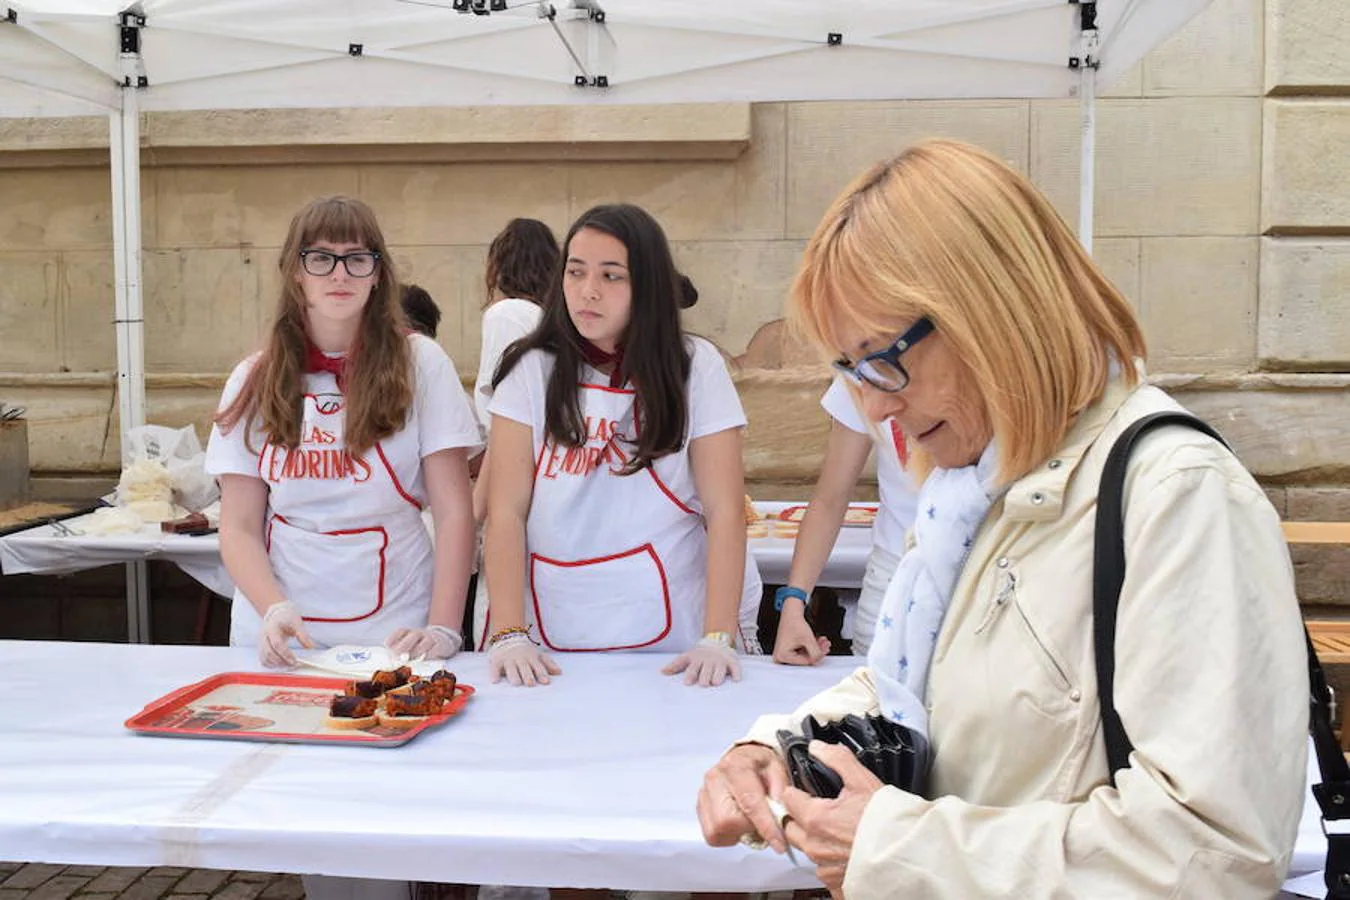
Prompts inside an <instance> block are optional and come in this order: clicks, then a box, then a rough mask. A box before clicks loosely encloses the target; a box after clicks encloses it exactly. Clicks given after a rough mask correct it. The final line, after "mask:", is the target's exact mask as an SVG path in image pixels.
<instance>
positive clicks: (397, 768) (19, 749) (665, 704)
mask: <svg viewBox="0 0 1350 900" xmlns="http://www.w3.org/2000/svg"><path fill="white" fill-rule="evenodd" d="M666 659H668V657H667V656H665V655H662V654H595V655H588V654H569V655H564V656H563V657H562V660H561V661H562V665H563V668H564V674H563V675H561V676H559V677H558V678H557V679H556V681H555V682H554V683H553V684H552V685H550V686H548V687H544V688H535V689H527V688H511V687H509V686H507V685H493V684H490V683H489V682H488V681H487V678H486V677H485V670H486V661H485V659H484V657H482V656H481V655H480V654H466V655H464V656H462V657H459V658H456V659H455V660H453V661H452V663H451V666H450V667H451V668H452V669H454V670H455V671H456V672H457V673H458V675H459V676H460V678H461V679H462V680H463V681H464V682H466V683H469V684H472V685H474V687H475V688H477V691H478V693H477V694H476V695H475V696H474V698H473V699H472V700H471V701H470V702H469V704H468V706H467V708H466V710H465V712H464V713H463V714H462V715H461V716H459V717H458V718H456V719H454V720H452V721H451V722H449V723H448V724H447V725H445V726H443V727H442V728H440V729H436V730H433V731H430V732H428V733H426V734H424V735H422V736H420V737H418V738H417V739H416V740H414V741H413V742H412V743H410V744H408V745H407V746H404V747H401V748H395V749H374V748H362V747H316V746H305V745H291V744H251V743H243V742H231V741H210V740H192V739H171V738H158V737H143V736H138V735H134V734H132V733H131V732H129V731H126V730H125V729H124V728H123V725H122V723H123V722H124V721H125V720H126V719H127V718H128V717H130V716H131V715H133V714H135V713H136V712H138V711H139V710H140V709H141V707H142V706H144V705H145V704H146V703H147V702H149V701H150V700H153V699H154V698H156V697H159V696H161V695H163V694H165V693H167V692H168V691H170V690H172V689H174V688H176V687H180V686H182V685H185V684H189V683H191V682H194V681H196V680H199V679H201V678H204V677H206V676H208V675H211V674H215V673H218V672H224V671H248V670H253V669H255V668H256V664H255V662H254V655H253V652H252V651H251V650H245V649H236V648H227V647H181V646H146V645H123V644H72V643H59V642H47V641H0V671H2V672H3V675H2V676H0V678H2V679H3V681H0V689H3V696H4V707H5V709H7V710H10V711H11V712H13V711H16V710H21V711H22V714H21V715H11V716H9V717H8V719H7V721H6V723H5V734H4V738H3V739H2V740H0V854H2V855H3V856H4V857H5V858H6V859H11V860H23V861H32V862H48V863H63V864H82V865H123V866H155V865H173V866H200V867H206V868H217V869H252V870H261V871H273V872H297V871H298V872H323V873H328V874H333V875H351V876H368V877H377V878H407V879H417V880H426V881H436V880H440V881H458V882H468V883H480V884H521V885H539V886H575V887H610V888H619V889H645V890H694V891H763V890H779V889H788V888H798V887H807V886H810V885H812V884H813V876H812V874H811V870H810V868H809V865H808V866H807V867H805V868H800V869H795V868H793V867H792V866H791V864H790V863H789V862H788V861H787V860H786V859H785V858H783V857H779V856H777V855H775V854H773V853H772V852H771V851H760V852H755V851H750V850H748V849H746V848H744V847H739V846H738V847H734V848H730V849H712V848H709V847H707V846H705V845H704V843H703V841H702V837H701V835H700V832H699V827H698V822H697V819H696V817H695V815H694V799H695V795H696V792H697V789H698V785H699V784H700V782H701V779H702V775H703V772H704V771H705V770H706V769H707V767H708V766H709V765H711V764H712V762H713V761H715V760H716V759H717V757H718V756H719V755H720V754H721V752H722V751H723V749H725V747H726V746H727V745H728V744H729V743H730V742H731V741H732V740H734V739H735V738H736V737H738V736H739V735H741V734H742V733H743V732H744V731H745V729H746V728H747V727H748V726H749V724H750V723H751V722H752V721H753V720H754V718H755V716H757V715H758V714H760V713H762V712H770V711H783V710H787V709H790V708H792V707H793V706H795V705H797V704H798V703H799V702H800V701H802V700H804V699H806V698H807V697H809V696H810V695H812V694H814V693H815V692H817V691H819V690H821V689H823V688H825V687H827V686H829V685H831V684H833V683H834V682H835V681H837V680H838V679H839V678H841V677H843V675H844V674H845V673H847V672H848V671H849V670H850V669H851V668H852V667H853V665H854V662H853V661H852V660H850V659H846V658H827V659H826V661H825V662H824V663H822V665H821V666H818V667H813V668H796V667H786V666H774V665H772V664H771V663H770V662H768V660H766V659H763V658H760V659H747V660H745V678H744V680H743V681H741V682H739V683H737V684H731V685H726V686H723V687H721V688H716V689H700V688H687V687H685V686H684V685H683V684H681V683H680V682H679V681H678V680H676V679H673V678H669V677H666V676H663V675H661V674H659V672H658V669H659V667H660V666H661V665H662V664H663V663H664V662H665V660H666ZM1316 778H1317V772H1316V768H1315V763H1313V764H1311V765H1310V767H1309V781H1310V783H1311V781H1313V780H1315V779H1316ZM1308 802H1309V804H1312V800H1311V798H1309V801H1308ZM1325 852H1326V845H1325V841H1324V840H1323V838H1322V835H1321V833H1320V831H1319V829H1318V825H1317V818H1316V812H1315V807H1314V806H1311V805H1310V806H1309V808H1308V809H1306V810H1305V813H1304V820H1303V823H1302V825H1301V827H1300V829H1299V837H1298V845H1297V848H1296V850H1295V853H1294V862H1293V867H1292V868H1291V871H1290V877H1291V879H1292V878H1294V877H1295V876H1298V875H1301V874H1304V873H1308V872H1313V871H1316V870H1318V869H1320V867H1321V865H1322V859H1323V857H1324V855H1325ZM933 864H939V863H937V862H936V861H934V862H933Z"/></svg>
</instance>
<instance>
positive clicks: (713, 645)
mask: <svg viewBox="0 0 1350 900" xmlns="http://www.w3.org/2000/svg"><path fill="white" fill-rule="evenodd" d="M563 246H564V250H563V261H562V266H561V267H560V268H559V269H558V270H557V271H556V272H555V275H554V278H553V281H552V284H551V285H550V288H549V290H550V301H549V302H548V303H546V304H545V313H544V318H543V320H542V321H541V323H540V325H539V327H538V328H537V329H536V330H535V331H534V332H532V333H531V334H530V335H529V336H528V337H526V338H525V339H523V340H521V341H518V342H516V343H515V344H513V345H512V346H511V347H510V349H508V350H507V352H506V355H505V356H504V357H503V359H502V363H501V366H500V367H499V368H498V370H497V373H496V376H495V377H494V379H493V383H494V392H493V397H492V402H491V405H490V407H489V408H490V410H491V412H492V417H493V425H492V436H491V446H490V452H489V454H488V467H489V469H490V479H489V484H488V515H487V528H486V532H485V569H486V572H487V580H488V596H489V598H490V615H489V620H488V622H487V623H486V627H485V629H484V633H485V634H486V635H487V638H488V639H487V642H486V645H487V647H488V650H489V655H490V664H491V670H492V674H493V678H494V679H496V680H500V679H501V678H506V679H507V680H509V681H510V682H511V683H512V684H526V685H533V684H538V683H545V682H547V681H548V680H549V676H550V675H556V674H558V673H559V668H558V666H557V665H556V664H555V663H554V662H553V660H552V658H551V657H550V656H549V655H547V654H546V653H545V652H544V651H545V650H554V651H601V650H648V651H658V652H667V653H675V654H678V656H677V657H676V658H675V659H674V660H673V661H672V662H670V664H669V665H667V666H666V667H665V668H664V669H663V671H665V672H666V673H668V674H677V673H680V672H683V673H685V681H686V683H699V684H704V685H715V684H721V683H722V682H723V681H724V680H725V679H726V678H728V677H731V678H737V677H739V671H740V667H739V663H738V661H737V657H738V651H739V652H747V651H748V652H759V647H758V641H757V638H756V633H757V629H756V616H757V614H758V608H759V601H760V582H759V574H758V572H757V571H756V569H755V567H754V565H753V563H752V562H750V563H748V562H747V556H746V542H745V522H744V517H743V516H744V513H743V509H744V507H743V501H742V498H743V496H744V473H743V470H742V464H741V446H742V430H743V428H744V426H745V414H744V412H743V411H742V409H741V404H740V399H739V398H738V397H737V395H736V389H735V386H734V385H733V384H732V382H731V378H730V376H729V374H728V372H727V368H726V364H725V363H724V362H723V360H722V357H721V355H720V354H719V353H718V351H717V350H716V348H714V347H713V346H712V344H710V343H708V342H707V341H704V340H702V339H699V338H694V337H690V336H688V335H686V334H685V332H684V330H683V328H682V327H681V325H680V307H681V302H682V299H683V292H682V289H681V287H680V285H679V281H678V277H679V276H678V273H677V272H676V271H675V265H674V262H673V260H672V258H671V254H670V247H669V244H668V243H667V241H666V236H665V233H664V232H663V231H662V230H661V226H660V225H658V224H657V223H656V221H655V220H654V219H653V218H652V217H651V216H650V215H648V214H647V213H646V212H644V211H643V210H641V209H639V208H637V207H635V206H629V205H613V206H598V207H595V208H594V209H591V210H589V211H587V212H586V213H585V214H583V215H582V216H581V218H579V219H578V220H577V221H576V223H575V224H573V226H572V228H571V230H570V231H569V232H568V234H567V239H566V241H565V242H564V245H563Z"/></svg>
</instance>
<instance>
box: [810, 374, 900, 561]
mask: <svg viewBox="0 0 1350 900" xmlns="http://www.w3.org/2000/svg"><path fill="white" fill-rule="evenodd" d="M820 405H821V406H822V407H824V408H825V411H826V412H827V413H829V414H830V417H831V418H832V419H834V420H835V421H836V422H838V423H839V424H840V425H843V426H844V427H845V428H847V429H849V430H850V431H856V432H857V433H858V434H865V435H867V436H868V437H870V438H871V439H872V449H873V451H874V452H875V454H876V459H877V493H878V496H880V498H881V501H880V508H879V509H878V510H877V520H876V524H875V525H874V526H873V527H872V545H873V546H874V547H881V548H882V549H884V550H889V551H890V552H891V553H894V554H896V555H899V554H901V553H903V552H904V549H905V533H906V532H907V531H909V529H910V527H911V526H912V525H913V524H914V516H915V515H916V514H917V512H918V503H919V488H918V486H917V485H915V484H914V479H913V478H912V477H911V476H910V474H909V472H907V471H906V470H905V464H906V463H907V462H908V460H909V449H908V447H907V445H906V444H905V436H904V433H903V432H901V431H900V427H899V426H898V425H896V424H895V420H894V419H886V420H885V421H883V422H880V423H875V424H874V423H871V422H868V421H867V420H866V419H865V418H864V417H863V415H862V413H861V412H860V411H859V410H858V407H857V406H856V405H855V404H854V402H853V395H852V393H850V392H849V389H848V386H847V385H845V384H844V381H843V379H842V378H840V377H836V378H835V379H834V382H833V383H832V384H831V385H830V388H829V390H827V391H826V392H825V396H823V397H821V398H820Z"/></svg>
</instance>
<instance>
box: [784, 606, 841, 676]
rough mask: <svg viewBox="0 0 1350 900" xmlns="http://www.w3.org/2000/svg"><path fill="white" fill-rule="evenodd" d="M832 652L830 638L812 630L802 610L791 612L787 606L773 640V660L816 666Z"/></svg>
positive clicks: (790, 664)
mask: <svg viewBox="0 0 1350 900" xmlns="http://www.w3.org/2000/svg"><path fill="white" fill-rule="evenodd" d="M829 652H830V639H829V638H827V637H825V636H824V635H821V636H819V637H817V636H816V633H815V632H814V631H812V630H811V626H810V625H808V624H807V622H806V617H805V616H804V615H802V614H801V612H796V613H791V612H789V611H788V608H787V607H786V606H784V607H783V614H782V615H781V616H780V617H779V619H778V636H777V637H775V638H774V641H773V661H774V662H776V663H783V664H784V665H789V666H814V665H815V664H816V663H818V662H820V661H821V660H822V659H824V658H825V655H826V654H827V653H829Z"/></svg>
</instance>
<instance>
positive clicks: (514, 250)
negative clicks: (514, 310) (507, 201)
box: [483, 219, 558, 308]
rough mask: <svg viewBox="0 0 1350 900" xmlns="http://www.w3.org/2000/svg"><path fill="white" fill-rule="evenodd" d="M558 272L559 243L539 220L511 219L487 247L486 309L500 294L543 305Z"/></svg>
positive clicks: (550, 230)
mask: <svg viewBox="0 0 1350 900" xmlns="http://www.w3.org/2000/svg"><path fill="white" fill-rule="evenodd" d="M557 268H558V239H557V238H556V237H554V236H553V230H552V229H551V228H549V227H548V226H547V225H545V224H544V223H543V222H540V221H539V220H538V219H512V220H511V221H510V222H507V223H506V227H505V228H503V229H502V230H501V232H500V233H498V235H497V236H496V237H495V238H493V239H492V244H491V246H489V247H488V258H487V269H486V271H485V272H484V273H483V283H484V287H486V288H487V301H486V302H485V303H484V304H483V306H484V307H485V308H486V307H488V306H491V305H492V301H493V300H495V299H496V298H497V295H498V294H500V295H501V296H503V297H516V298H519V299H522V300H532V301H534V302H535V303H537V304H539V305H541V306H542V305H543V304H544V302H545V301H546V300H547V299H548V288H549V284H550V283H551V282H552V281H553V273H554V270H555V269H557Z"/></svg>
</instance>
